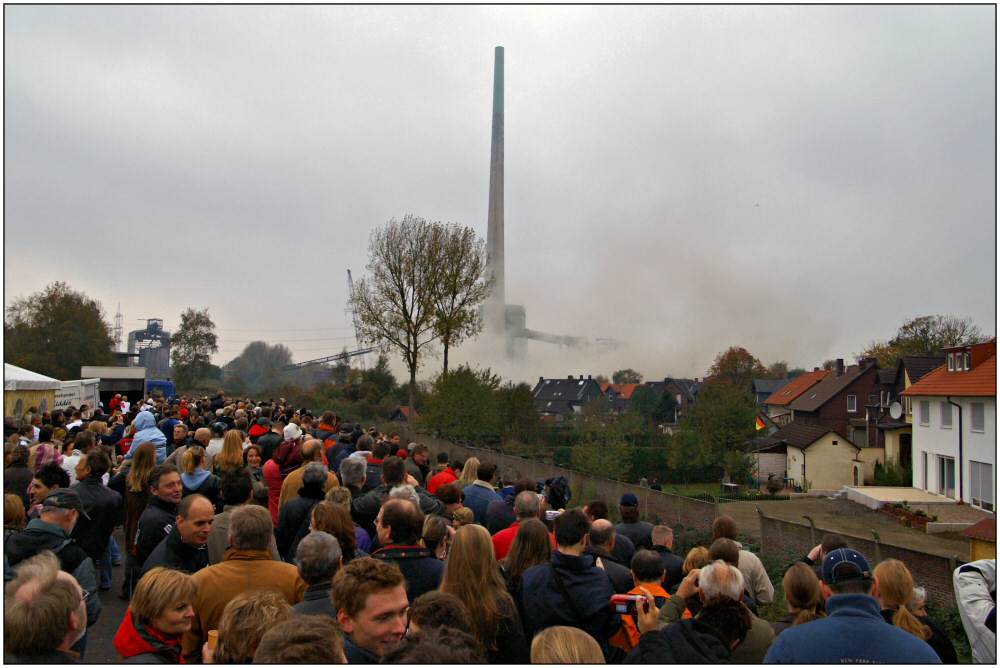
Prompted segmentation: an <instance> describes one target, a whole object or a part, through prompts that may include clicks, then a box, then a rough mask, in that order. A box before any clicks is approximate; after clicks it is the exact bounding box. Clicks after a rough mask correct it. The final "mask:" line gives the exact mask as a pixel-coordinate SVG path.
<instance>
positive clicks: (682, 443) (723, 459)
mask: <svg viewBox="0 0 1000 668" xmlns="http://www.w3.org/2000/svg"><path fill="white" fill-rule="evenodd" d="M756 418H757V408H756V406H755V405H754V402H753V398H752V397H751V396H750V395H749V394H747V393H746V392H744V391H743V390H742V389H740V388H739V387H737V386H736V385H732V384H729V383H714V384H712V385H709V386H708V387H706V388H705V389H703V390H702V391H701V392H699V393H698V401H696V402H694V403H693V404H691V405H690V406H689V407H688V410H687V413H686V414H685V415H684V417H683V418H681V421H680V424H679V425H678V432H679V433H678V434H677V436H678V437H677V438H675V439H674V443H673V448H672V452H671V460H672V461H673V462H675V463H677V464H678V465H684V466H686V465H687V464H685V460H689V462H690V466H691V469H692V470H693V469H695V468H703V467H705V466H708V465H716V466H720V467H723V468H727V470H729V472H730V473H731V474H732V473H737V471H734V470H733V469H734V468H736V467H735V464H736V463H737V462H736V460H737V459H738V458H736V457H733V456H727V453H730V452H738V451H739V450H740V447H741V445H742V444H744V443H746V442H748V441H750V440H751V439H753V438H754V436H755V432H756V429H755V424H756ZM730 467H731V468H730Z"/></svg>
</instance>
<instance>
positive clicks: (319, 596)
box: [292, 581, 337, 619]
mask: <svg viewBox="0 0 1000 668" xmlns="http://www.w3.org/2000/svg"><path fill="white" fill-rule="evenodd" d="M331 589H333V581H330V582H322V583H320V584H314V585H309V589H306V594H305V596H304V597H303V598H302V602H301V603H296V604H295V605H293V606H292V612H294V613H295V614H296V615H329V616H330V617H333V618H334V619H336V618H337V609H336V608H334V607H333V600H332V599H331V598H330V590H331Z"/></svg>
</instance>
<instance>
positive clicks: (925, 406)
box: [920, 401, 931, 427]
mask: <svg viewBox="0 0 1000 668" xmlns="http://www.w3.org/2000/svg"><path fill="white" fill-rule="evenodd" d="M930 423H931V402H929V401H921V402H920V426H922V427H926V426H927V425H929V424H930Z"/></svg>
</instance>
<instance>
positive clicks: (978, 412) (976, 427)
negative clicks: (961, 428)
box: [969, 403, 986, 434]
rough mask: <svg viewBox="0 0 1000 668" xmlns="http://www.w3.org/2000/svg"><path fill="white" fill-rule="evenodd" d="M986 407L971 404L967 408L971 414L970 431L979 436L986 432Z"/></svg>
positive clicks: (979, 404)
mask: <svg viewBox="0 0 1000 668" xmlns="http://www.w3.org/2000/svg"><path fill="white" fill-rule="evenodd" d="M985 406H986V405H985V404H981V403H973V404H972V405H971V406H969V409H970V412H971V413H972V431H976V432H979V433H980V434H981V433H983V432H984V431H986V407H985Z"/></svg>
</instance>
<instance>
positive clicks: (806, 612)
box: [771, 561, 826, 636]
mask: <svg viewBox="0 0 1000 668" xmlns="http://www.w3.org/2000/svg"><path fill="white" fill-rule="evenodd" d="M781 585H782V587H783V588H784V590H785V603H787V604H788V612H787V613H785V614H784V615H782V616H781V617H780V618H779V619H778V620H777V621H775V622H771V628H772V629H774V635H775V636H777V635H778V634H780V633H781V632H782V631H784V630H785V629H787V628H788V627H790V626H798V625H799V624H805V623H806V622H811V621H813V620H814V619H819V618H820V617H826V614H825V613H823V612H822V607H823V593H822V592H821V591H820V586H819V578H817V577H816V572H815V571H813V569H812V568H810V567H809V566H807V565H806V564H805V563H803V562H801V561H799V562H796V563H794V564H792V566H791V568H789V569H788V570H787V571H786V572H785V577H784V578H783V579H782V580H781Z"/></svg>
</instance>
